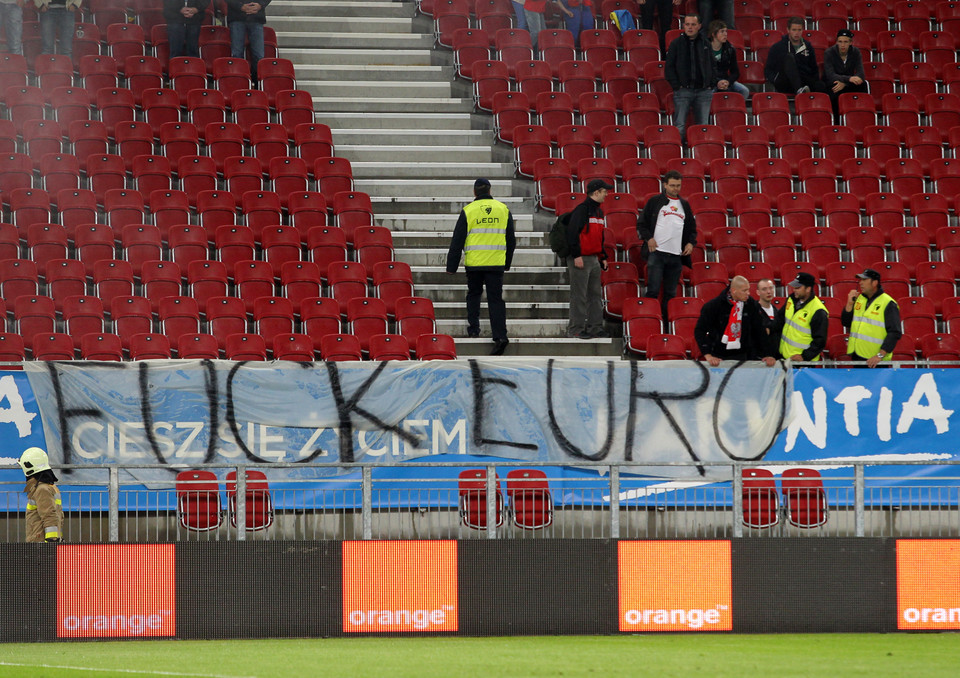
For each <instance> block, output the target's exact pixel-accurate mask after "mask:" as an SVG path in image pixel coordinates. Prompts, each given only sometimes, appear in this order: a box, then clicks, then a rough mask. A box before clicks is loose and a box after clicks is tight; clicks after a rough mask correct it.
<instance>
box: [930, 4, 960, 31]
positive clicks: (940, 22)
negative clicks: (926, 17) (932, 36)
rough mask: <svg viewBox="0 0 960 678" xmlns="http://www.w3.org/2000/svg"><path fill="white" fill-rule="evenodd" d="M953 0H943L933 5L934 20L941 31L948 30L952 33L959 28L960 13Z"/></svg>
mask: <svg viewBox="0 0 960 678" xmlns="http://www.w3.org/2000/svg"><path fill="white" fill-rule="evenodd" d="M957 10H958V5H957V3H956V2H955V1H954V0H944V1H943V2H938V3H936V5H935V7H934V21H935V23H936V25H937V27H938V28H939V30H941V31H949V32H952V33H953V34H954V35H956V34H957V31H958V30H960V13H958V12H957Z"/></svg>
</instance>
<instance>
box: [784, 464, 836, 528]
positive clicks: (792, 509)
mask: <svg viewBox="0 0 960 678" xmlns="http://www.w3.org/2000/svg"><path fill="white" fill-rule="evenodd" d="M780 485H781V487H782V488H783V503H784V508H785V510H786V515H787V520H788V521H789V522H790V524H791V525H793V526H795V527H799V528H804V529H807V528H814V527H820V526H821V525H823V524H825V523H826V522H827V495H826V492H825V491H824V489H823V481H822V480H821V478H820V472H819V471H817V470H815V469H808V468H796V467H792V468H788V469H784V471H783V474H782V475H781V479H780Z"/></svg>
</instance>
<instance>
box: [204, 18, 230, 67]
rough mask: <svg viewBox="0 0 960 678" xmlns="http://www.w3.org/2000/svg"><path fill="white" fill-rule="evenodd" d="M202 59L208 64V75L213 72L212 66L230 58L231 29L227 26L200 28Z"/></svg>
mask: <svg viewBox="0 0 960 678" xmlns="http://www.w3.org/2000/svg"><path fill="white" fill-rule="evenodd" d="M199 43H200V58H201V59H202V60H203V62H204V63H205V64H207V73H211V72H212V64H213V63H214V62H215V61H216V60H217V59H221V58H224V57H229V56H230V29H229V28H228V27H227V26H201V27H200V40H199Z"/></svg>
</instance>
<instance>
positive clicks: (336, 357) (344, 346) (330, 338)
mask: <svg viewBox="0 0 960 678" xmlns="http://www.w3.org/2000/svg"><path fill="white" fill-rule="evenodd" d="M320 359H321V360H326V361H329V362H342V361H351V360H360V359H361V351H360V340H359V339H358V338H357V337H355V336H354V335H352V334H328V335H325V336H323V337H321V338H320Z"/></svg>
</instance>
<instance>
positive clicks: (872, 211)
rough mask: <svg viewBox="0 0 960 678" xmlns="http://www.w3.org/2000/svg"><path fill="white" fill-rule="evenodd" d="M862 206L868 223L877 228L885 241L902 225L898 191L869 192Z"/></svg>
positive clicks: (901, 204)
mask: <svg viewBox="0 0 960 678" xmlns="http://www.w3.org/2000/svg"><path fill="white" fill-rule="evenodd" d="M864 208H865V212H866V215H867V218H868V220H869V221H868V223H869V225H870V226H874V227H876V228H879V229H880V231H881V232H882V233H883V234H884V236H885V237H886V239H887V242H889V241H890V234H891V233H892V232H893V231H894V230H895V229H897V228H901V227H902V226H903V214H904V205H903V198H901V197H900V195H899V194H898V193H870V194H869V195H867V197H866V202H865V206H864Z"/></svg>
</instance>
